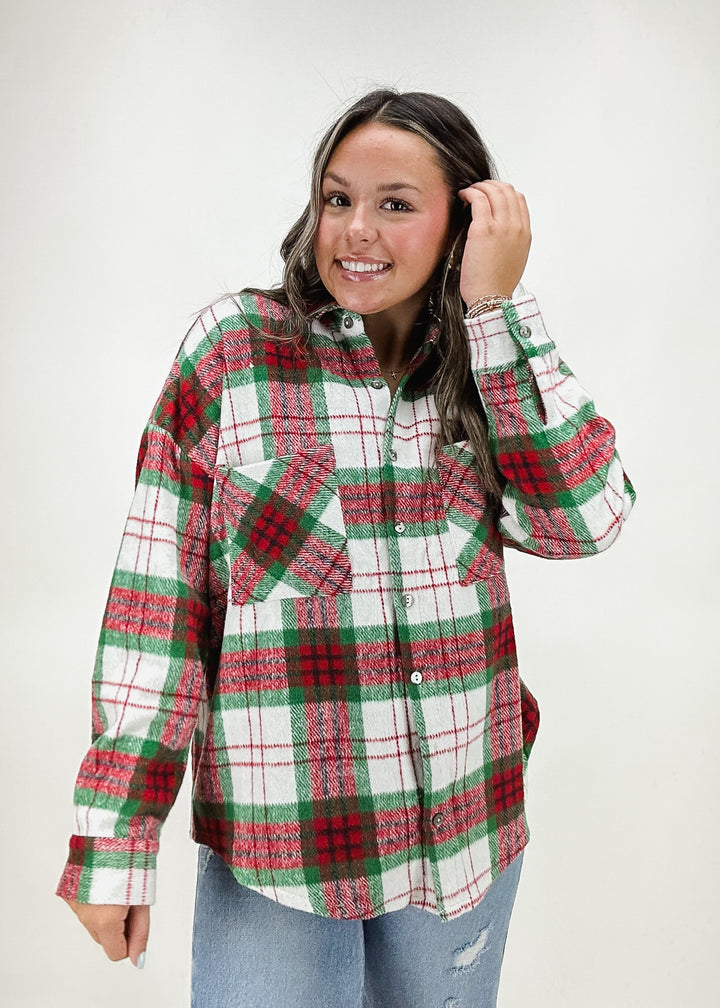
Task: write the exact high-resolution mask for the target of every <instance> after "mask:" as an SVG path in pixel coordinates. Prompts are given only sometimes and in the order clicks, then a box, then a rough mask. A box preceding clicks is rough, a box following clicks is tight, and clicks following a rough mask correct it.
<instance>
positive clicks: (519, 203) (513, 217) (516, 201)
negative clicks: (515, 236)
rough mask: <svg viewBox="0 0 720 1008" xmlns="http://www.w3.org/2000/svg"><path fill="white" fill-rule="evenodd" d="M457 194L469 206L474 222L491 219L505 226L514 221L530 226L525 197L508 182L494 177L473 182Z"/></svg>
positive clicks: (486, 221) (489, 220) (523, 225)
mask: <svg viewBox="0 0 720 1008" xmlns="http://www.w3.org/2000/svg"><path fill="white" fill-rule="evenodd" d="M458 196H459V197H460V199H461V200H462V201H463V202H464V203H467V204H468V205H469V206H470V208H471V210H472V215H473V222H474V223H475V222H481V223H483V222H485V223H489V222H491V221H492V222H495V223H497V224H500V225H506V226H507V225H511V224H512V223H513V222H515V223H516V224H517V225H519V226H520V227H525V228H528V229H529V227H530V214H529V212H528V208H527V202H526V201H525V197H524V196H523V194H522V193H520V192H518V191H517V190H516V189H515V188H514V187H513V186H512V185H510V183H509V182H499V181H497V180H496V179H487V180H486V181H484V182H475V183H473V185H471V186H468V187H467V188H466V189H461V190H460V192H459V193H458Z"/></svg>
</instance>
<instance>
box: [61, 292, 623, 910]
mask: <svg viewBox="0 0 720 1008" xmlns="http://www.w3.org/2000/svg"><path fill="white" fill-rule="evenodd" d="M241 308H242V310H241ZM281 312H282V309H281V308H279V307H278V306H277V305H276V304H272V303H269V302H266V301H263V300H262V299H258V298H256V297H254V296H247V295H245V296H242V297H241V299H240V300H239V301H238V300H236V299H234V298H227V299H224V300H223V301H221V302H218V303H217V304H216V305H214V306H213V307H211V308H210V309H208V311H207V312H205V313H204V314H203V315H202V316H201V318H199V319H198V321H197V322H196V323H195V325H194V326H193V328H192V329H191V330H190V332H189V334H188V335H187V337H186V339H185V341H184V343H183V345H182V347H181V350H180V352H179V354H178V357H177V359H176V361H175V364H174V366H173V369H172V371H171V374H170V377H169V378H168V381H167V383H166V385H165V387H164V389H163V392H162V394H161V396H160V398H159V400H158V403H157V405H156V408H155V410H154V413H153V415H152V418H151V421H150V423H149V424H148V426H147V429H146V431H145V434H144V436H143V441H142V446H141V450H140V456H139V462H138V473H137V487H136V492H135V496H134V499H133V502H132V506H131V509H130V514H129V517H128V521H127V526H126V529H125V534H124V536H123V539H122V544H121V547H120V553H119V557H118V562H117V566H116V569H115V573H114V576H113V580H112V585H111V588H110V595H109V599H108V604H107V611H106V615H105V619H104V622H103V628H102V633H101V638H100V644H99V648H98V656H97V663H96V669H95V675H94V679H93V733H92V746H91V749H90V751H89V753H88V754H87V756H86V757H85V759H84V760H83V763H82V766H81V768H80V773H79V776H78V780H77V785H76V791H75V828H74V835H73V837H72V840H71V844H70V856H69V859H68V861H67V865H66V868H65V871H64V873H63V876H62V878H61V881H60V884H59V887H58V890H57V891H58V893H59V894H60V895H63V896H66V897H73V898H76V899H78V900H81V901H83V902H89V903H150V902H152V901H153V900H154V892H155V857H156V853H157V848H158V837H159V832H160V828H161V825H162V823H163V821H164V818H165V816H166V815H167V813H168V811H169V809H170V806H171V805H172V802H173V800H174V798H175V796H176V794H177V791H178V788H179V785H180V781H181V778H182V774H183V771H184V768H185V764H186V761H187V759H188V756H189V753H190V752H192V763H193V835H194V837H195V839H196V840H198V841H199V842H203V843H205V844H208V845H209V846H210V847H212V848H213V849H214V850H215V851H217V852H218V853H219V854H220V855H221V856H222V857H223V858H224V859H225V860H226V861H227V863H228V864H229V865H230V866H231V868H232V870H233V872H234V874H235V876H236V877H237V879H238V880H239V881H240V882H241V883H243V884H245V885H248V886H250V887H251V888H254V889H257V890H259V891H261V892H263V893H265V894H266V895H268V896H270V897H271V898H273V899H276V900H279V901H280V902H282V903H285V904H287V905H290V906H294V907H299V908H301V909H304V910H307V911H311V912H313V913H317V914H321V915H326V916H330V917H338V918H366V917H372V916H375V915H377V914H380V913H383V912H386V911H389V910H395V909H399V908H401V907H403V906H405V905H408V904H415V905H417V906H420V907H424V908H426V909H428V910H430V911H432V912H435V913H437V914H439V915H441V916H442V917H446V918H448V917H453V916H455V915H458V914H460V913H462V912H463V911H464V910H467V909H469V908H470V907H471V906H473V905H475V904H476V903H477V902H478V901H479V900H480V899H481V897H482V895H483V893H484V892H485V890H486V889H487V888H488V886H489V885H490V883H491V881H492V880H493V878H495V877H496V876H497V875H498V873H499V872H501V871H502V870H503V868H504V867H505V866H506V865H507V864H508V863H509V862H510V861H512V860H513V858H515V857H516V855H517V854H518V853H519V851H520V850H521V849H522V848H523V847H524V846H525V844H526V843H527V838H528V834H527V826H526V821H525V812H524V800H523V768H524V764H525V760H526V759H527V757H528V755H529V752H530V748H531V746H532V743H533V741H534V738H535V734H536V731H537V726H538V710H537V704H536V703H535V700H534V698H533V697H532V695H531V694H530V693H529V692H528V690H527V689H526V688H525V686H524V684H523V683H521V681H520V679H519V677H518V672H517V661H516V653H515V640H514V635H513V626H512V616H511V611H510V603H509V598H508V593H507V585H506V582H505V577H504V573H503V546H504V545H509V546H512V547H516V548H520V549H522V550H526V551H528V552H530V553H536V554H538V555H540V556H546V557H579V556H585V555H591V554H594V553H597V552H598V551H599V550H601V549H604V548H605V547H607V546H609V545H610V543H611V542H612V541H613V539H614V538H615V537H616V536H617V534H618V532H619V531H620V527H621V525H622V522H623V521H624V519H625V518H626V517H627V515H628V513H629V510H630V508H631V506H632V502H633V500H634V492H633V490H632V487H631V486H630V484H629V483H628V482H627V480H626V479H625V476H624V473H623V470H622V466H621V464H620V461H619V459H618V457H617V455H616V454H615V451H614V436H613V429H612V427H611V426H610V425H609V424H608V423H607V421H605V420H603V419H602V418H601V417H598V416H597V414H596V413H595V410H594V407H593V404H592V402H591V401H590V400H589V399H588V397H587V396H586V395H585V393H584V392H583V391H582V389H581V388H580V386H579V385H578V384H577V382H576V380H575V378H574V377H573V375H572V373H571V372H570V371H569V369H568V368H567V367H566V366H565V364H564V363H563V362H562V361H560V360H559V358H558V356H557V352H556V350H555V348H554V346H553V344H552V342H551V341H550V340H549V339H548V337H547V335H546V333H545V330H544V327H543V323H542V319H541V317H540V315H539V313H538V310H537V307H536V305H535V301H534V300H533V299H532V297H530V296H525V295H524V296H522V297H521V298H519V299H517V300H516V301H515V302H506V303H505V305H504V306H503V309H502V310H500V311H497V312H494V313H492V314H490V315H485V316H481V317H480V318H479V319H475V320H472V321H471V322H469V323H468V335H469V339H470V346H471V353H472V366H473V371H474V373H475V376H476V380H477V384H478V388H479V390H480V394H481V396H482V399H483V402H484V405H485V409H486V412H487V416H488V423H489V433H490V441H491V446H492V450H493V451H494V453H495V454H496V457H497V460H498V464H499V466H500V467H501V469H502V471H503V473H504V475H505V476H506V477H507V486H506V489H505V492H504V496H503V501H502V508H501V509H499V510H496V509H493V508H491V507H490V506H489V504H488V500H487V497H486V494H485V492H484V489H483V487H482V485H481V482H480V479H479V476H478V473H477V469H476V466H475V463H474V459H473V455H472V452H471V451H470V449H469V445H468V443H467V442H461V443H459V444H456V445H447V446H444V447H441V448H437V446H436V432H437V429H438V422H437V413H436V409H435V404H434V400H433V397H432V394H431V393H415V394H410V393H405V392H404V391H403V387H404V386H403V384H402V383H401V387H400V390H399V392H398V393H397V394H396V395H395V396H394V397H391V395H390V391H389V389H388V387H387V385H386V384H385V383H384V382H383V381H382V380H381V376H380V372H379V371H378V368H377V362H376V360H375V357H374V354H373V352H372V347H371V344H370V342H369V340H368V339H367V336H366V335H365V333H364V329H363V322H362V318H361V317H360V316H359V315H355V314H353V313H350V312H346V311H343V310H342V309H339V308H337V307H335V306H332V307H330V308H327V309H324V310H322V311H319V312H317V313H316V314H315V316H313V320H312V326H311V335H310V338H309V340H308V341H307V343H306V344H304V345H303V346H298V345H296V344H293V343H290V342H281V341H278V340H276V339H274V338H273V337H272V333H273V331H275V330H276V323H277V318H278V315H279V314H280V313H281ZM248 320H249V321H250V322H251V323H252V325H253V326H254V327H255V329H256V330H257V331H253V330H252V329H251V328H250V327H249V326H248V324H247V323H248ZM435 338H436V332H434V331H433V330H430V331H429V332H428V334H427V339H426V342H425V344H424V346H423V347H422V348H421V349H420V350H419V351H418V354H417V356H416V359H415V361H414V366H418V365H419V364H420V363H421V362H422V360H423V359H425V357H426V355H427V353H428V352H429V350H430V349H431V347H432V344H433V341H434V339H435Z"/></svg>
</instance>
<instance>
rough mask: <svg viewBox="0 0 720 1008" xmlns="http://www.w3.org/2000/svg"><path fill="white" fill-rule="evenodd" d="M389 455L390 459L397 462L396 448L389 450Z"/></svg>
mask: <svg viewBox="0 0 720 1008" xmlns="http://www.w3.org/2000/svg"><path fill="white" fill-rule="evenodd" d="M388 455H389V456H390V461H391V462H397V452H396V451H395V449H394V448H391V449H390V451H389V452H388Z"/></svg>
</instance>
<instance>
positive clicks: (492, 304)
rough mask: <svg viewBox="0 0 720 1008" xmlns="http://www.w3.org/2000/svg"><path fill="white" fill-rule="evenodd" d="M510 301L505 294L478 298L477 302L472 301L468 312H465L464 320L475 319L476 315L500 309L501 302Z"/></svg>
mask: <svg viewBox="0 0 720 1008" xmlns="http://www.w3.org/2000/svg"><path fill="white" fill-rule="evenodd" d="M510 300H511V299H510V298H509V297H507V296H506V295H505V294H489V295H486V296H485V297H481V298H478V299H477V301H473V303H472V304H471V305H470V307H469V308H468V310H467V311H466V312H465V318H468V319H470V318H475V317H476V316H477V315H482V314H483V313H484V312H489V311H494V310H495V309H496V308H502V305H503V301H510Z"/></svg>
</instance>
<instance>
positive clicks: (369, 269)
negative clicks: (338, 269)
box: [340, 259, 390, 273]
mask: <svg viewBox="0 0 720 1008" xmlns="http://www.w3.org/2000/svg"><path fill="white" fill-rule="evenodd" d="M340 264H341V265H342V268H343V269H346V270H350V272H351V273H379V272H380V271H381V270H386V269H390V263H364V262H357V261H356V260H355V259H341V260H340Z"/></svg>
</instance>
